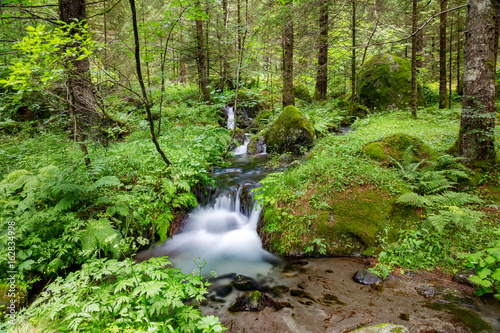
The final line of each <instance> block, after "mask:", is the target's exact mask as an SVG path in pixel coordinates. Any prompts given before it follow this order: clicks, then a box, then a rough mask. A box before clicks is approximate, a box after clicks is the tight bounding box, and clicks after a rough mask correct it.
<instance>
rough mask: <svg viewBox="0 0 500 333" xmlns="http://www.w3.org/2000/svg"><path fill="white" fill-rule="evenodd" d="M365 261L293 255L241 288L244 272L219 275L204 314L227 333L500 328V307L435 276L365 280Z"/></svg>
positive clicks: (458, 285) (463, 287)
mask: <svg viewBox="0 0 500 333" xmlns="http://www.w3.org/2000/svg"><path fill="white" fill-rule="evenodd" d="M365 263H366V259H361V258H322V259H300V260H293V261H290V262H288V263H286V264H284V265H283V266H281V267H279V268H276V269H275V271H274V272H272V273H271V274H270V275H266V276H264V275H260V276H257V277H255V279H254V280H252V281H250V282H251V283H246V282H245V284H246V285H249V284H251V285H252V287H251V288H249V289H251V290H242V289H247V288H241V287H239V286H238V284H239V283H240V282H241V281H242V278H241V276H240V277H238V278H237V279H236V282H234V280H235V278H236V277H237V274H233V275H226V276H223V277H220V278H219V279H216V280H215V281H213V285H212V287H211V292H210V293H209V294H208V295H207V298H208V300H207V302H205V303H204V304H203V305H202V306H201V311H202V313H203V314H204V315H215V316H218V317H219V318H220V320H221V322H222V323H223V324H224V325H225V326H226V327H227V328H228V332H240V333H241V332H259V333H260V332H280V333H287V332H290V333H292V332H293V333H296V332H297V333H298V332H300V333H304V332H331V333H341V332H355V331H356V332H406V331H408V332H419V333H424V332H426V333H430V332H500V305H499V304H498V303H496V304H495V303H492V304H488V303H487V302H485V301H484V300H482V299H479V298H477V297H474V296H473V294H472V289H471V288H469V287H466V286H463V285H461V284H458V283H455V282H453V281H451V278H449V279H448V278H445V277H443V278H438V277H437V276H436V275H429V276H425V275H420V274H408V273H407V274H405V275H400V276H396V275H391V276H389V277H388V278H387V279H385V280H384V281H383V282H379V281H376V282H377V283H374V284H360V283H357V282H355V281H354V279H353V277H354V276H355V275H356V273H357V272H358V271H360V270H362V269H364V268H366V267H365ZM387 323H390V324H392V326H391V325H383V324H387Z"/></svg>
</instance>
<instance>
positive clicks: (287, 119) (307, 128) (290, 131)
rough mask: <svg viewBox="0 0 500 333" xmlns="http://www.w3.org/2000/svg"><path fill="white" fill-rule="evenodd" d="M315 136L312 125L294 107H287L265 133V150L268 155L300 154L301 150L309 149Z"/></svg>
mask: <svg viewBox="0 0 500 333" xmlns="http://www.w3.org/2000/svg"><path fill="white" fill-rule="evenodd" d="M315 139H316V134H315V131H314V126H313V124H312V123H311V122H310V121H309V120H308V119H307V118H306V117H305V116H304V115H303V114H302V113H301V112H300V111H299V110H298V109H297V108H296V107H294V106H291V105H289V106H287V107H286V108H285V109H284V110H283V112H282V113H281V114H280V116H279V117H278V119H277V120H276V122H275V123H274V125H273V126H272V128H271V129H270V131H269V132H268V133H267V137H266V143H267V150H268V151H269V152H270V153H278V154H282V153H285V152H290V153H293V154H295V155H300V154H301V148H302V147H305V148H310V147H312V145H313V144H314V140H315Z"/></svg>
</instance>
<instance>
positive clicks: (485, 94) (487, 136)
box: [458, 0, 496, 162]
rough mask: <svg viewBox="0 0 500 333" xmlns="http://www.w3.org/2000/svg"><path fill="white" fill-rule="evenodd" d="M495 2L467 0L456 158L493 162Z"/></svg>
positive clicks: (467, 160)
mask: <svg viewBox="0 0 500 333" xmlns="http://www.w3.org/2000/svg"><path fill="white" fill-rule="evenodd" d="M494 3H496V1H495V0H468V4H469V7H468V10H467V24H466V36H465V37H466V39H465V67H464V83H463V84H464V98H463V101H462V117H461V121H460V133H459V141H458V144H459V147H458V151H459V154H460V156H463V157H464V158H465V159H466V162H474V161H488V160H494V159H495V147H494V140H495V136H494V131H495V70H494V66H492V64H493V62H494V61H495V14H496V13H495V8H494V5H493V4H494Z"/></svg>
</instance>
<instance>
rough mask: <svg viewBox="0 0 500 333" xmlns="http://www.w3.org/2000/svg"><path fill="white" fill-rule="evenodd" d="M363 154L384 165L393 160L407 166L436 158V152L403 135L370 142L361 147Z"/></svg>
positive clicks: (422, 143)
mask: <svg viewBox="0 0 500 333" xmlns="http://www.w3.org/2000/svg"><path fill="white" fill-rule="evenodd" d="M363 152H364V153H365V154H366V155H367V156H369V157H370V158H372V159H374V160H376V161H379V162H384V163H386V164H392V163H393V162H394V160H395V161H397V162H398V163H403V164H407V163H412V162H419V161H421V160H423V159H434V158H436V157H437V154H436V152H435V151H434V150H433V149H432V148H431V147H429V146H428V145H426V144H425V143H424V142H422V141H421V140H420V139H417V138H414V137H411V136H409V135H407V134H403V133H397V134H393V135H391V136H388V137H386V138H384V139H382V140H379V141H374V142H370V143H368V144H366V145H365V146H364V147H363Z"/></svg>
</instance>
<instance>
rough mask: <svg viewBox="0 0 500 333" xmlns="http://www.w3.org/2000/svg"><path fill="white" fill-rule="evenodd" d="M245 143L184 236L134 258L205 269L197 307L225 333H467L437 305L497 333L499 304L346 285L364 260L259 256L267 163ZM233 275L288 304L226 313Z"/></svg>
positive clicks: (399, 279) (400, 284) (388, 286)
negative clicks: (276, 290)
mask: <svg viewBox="0 0 500 333" xmlns="http://www.w3.org/2000/svg"><path fill="white" fill-rule="evenodd" d="M228 111H230V112H228ZM226 112H227V113H228V127H229V128H232V127H233V126H234V114H232V109H230V108H229V110H226ZM342 132H343V133H342V134H345V133H346V131H342ZM249 142H250V140H249V137H248V136H247V137H246V140H245V142H244V144H243V145H241V146H240V147H237V148H235V149H234V150H233V153H234V155H235V156H234V157H233V158H231V160H230V162H231V164H230V167H227V168H220V169H215V170H214V171H213V174H212V176H213V178H214V180H215V187H214V188H209V189H208V190H207V195H206V196H205V197H204V198H203V199H202V200H200V203H199V205H198V207H197V208H195V209H194V210H193V211H192V212H191V213H190V214H189V216H188V219H187V222H186V224H185V227H184V229H183V230H182V232H180V233H178V234H176V235H174V236H173V237H172V239H170V240H168V241H166V242H164V243H163V244H159V245H157V246H155V247H153V248H152V249H150V250H147V251H143V252H141V253H139V254H138V255H137V257H136V259H137V260H138V261H142V260H146V259H148V258H150V257H160V256H168V257H169V259H170V261H171V262H172V264H173V266H174V267H176V268H180V269H181V270H182V271H183V272H184V273H186V274H188V273H190V272H192V271H193V270H196V269H198V268H199V263H201V264H202V266H203V265H204V267H203V268H202V274H203V275H205V276H209V275H210V271H215V272H216V273H217V276H219V278H218V279H215V280H212V283H213V284H212V287H211V288H210V290H209V294H208V295H207V298H208V300H209V301H208V302H207V303H205V304H203V305H202V306H201V307H200V310H201V311H202V314H203V315H215V316H217V317H219V318H220V320H221V322H222V323H223V324H224V325H225V326H226V327H227V328H228V329H229V330H228V332H259V333H260V332H280V333H281V332H293V333H307V332H333V333H341V332H350V331H351V330H353V329H354V328H356V327H361V326H363V325H369V324H379V323H387V322H390V323H394V324H400V325H404V326H405V327H407V328H408V330H409V332H471V331H469V330H468V329H465V328H463V325H464V324H463V323H461V322H460V320H459V318H458V317H457V316H456V315H454V314H453V313H452V312H451V310H440V311H437V310H435V309H432V308H430V307H429V304H431V303H432V302H438V303H439V302H440V304H448V305H450V304H451V305H450V306H451V308H452V309H456V308H457V307H458V308H462V309H466V310H468V311H474V312H475V313H478V314H479V315H480V316H481V317H482V318H483V319H484V320H486V321H487V322H488V323H489V324H490V325H491V326H492V330H491V332H500V306H499V305H498V304H494V303H493V304H492V303H485V302H483V301H482V300H480V299H477V298H473V299H471V298H465V299H464V298H456V297H454V296H453V297H450V296H449V295H448V294H447V292H444V293H440V292H438V293H436V295H435V296H433V297H432V298H431V299H429V298H425V297H423V296H421V295H419V293H418V292H417V290H418V289H419V288H421V287H422V286H424V287H425V288H431V289H432V288H434V289H435V290H437V291H440V290H441V291H442V290H447V288H448V285H446V286H443V285H440V284H439V283H437V284H436V282H435V281H434V280H433V278H429V277H426V276H419V275H417V278H415V277H412V278H408V277H405V276H393V277H392V278H390V279H387V280H386V281H385V282H384V283H383V284H382V285H381V286H380V287H378V288H372V287H371V286H365V285H360V284H357V283H355V282H354V281H353V280H352V276H353V275H354V273H356V271H357V270H359V269H362V268H363V267H364V263H365V261H366V259H362V258H323V259H312V258H308V259H306V260H298V259H295V260H293V259H281V258H278V257H276V256H274V255H273V254H271V253H269V252H267V251H265V250H264V249H263V248H262V244H261V240H260V238H259V236H258V234H257V231H256V229H257V223H258V221H259V218H260V214H261V211H262V207H261V206H260V205H259V204H258V203H256V202H255V201H254V200H253V194H252V192H251V191H252V190H253V189H255V188H257V187H258V186H259V181H260V180H262V179H263V178H264V177H265V176H266V175H267V174H268V173H269V171H267V170H265V169H264V167H263V165H264V164H265V162H266V160H267V156H266V154H261V155H255V156H248V155H247V154H246V149H247V146H248V143H249ZM204 261H205V263H204ZM236 274H242V275H245V276H248V277H252V278H254V279H255V280H256V281H258V283H259V285H260V290H262V292H264V290H271V288H273V287H276V286H279V287H280V288H281V289H283V288H284V289H285V290H289V294H286V295H282V296H280V297H278V300H280V301H283V300H284V301H285V302H289V303H290V307H285V308H283V309H282V310H280V311H275V310H273V309H271V308H265V309H264V310H263V311H260V312H239V313H231V312H229V311H228V309H229V308H230V306H231V305H232V304H233V303H234V302H235V301H236V300H237V299H238V297H241V296H242V295H244V294H245V292H242V291H239V290H235V289H234V288H233V291H232V292H231V293H230V294H229V295H227V296H224V297H223V298H221V297H219V296H218V290H220V288H230V287H229V285H230V282H231V281H232V279H233V278H234V276H235V275H236ZM455 287H456V286H455ZM452 288H454V286H452ZM471 291H472V289H471V290H469V292H471ZM297 295H302V296H297ZM304 295H306V296H304ZM290 296H292V297H290ZM294 296H295V297H294ZM432 304H435V303H432ZM457 318H458V319H457ZM488 331H490V330H488ZM472 332H476V331H475V330H472ZM477 332H479V331H477ZM485 332H486V331H485Z"/></svg>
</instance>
